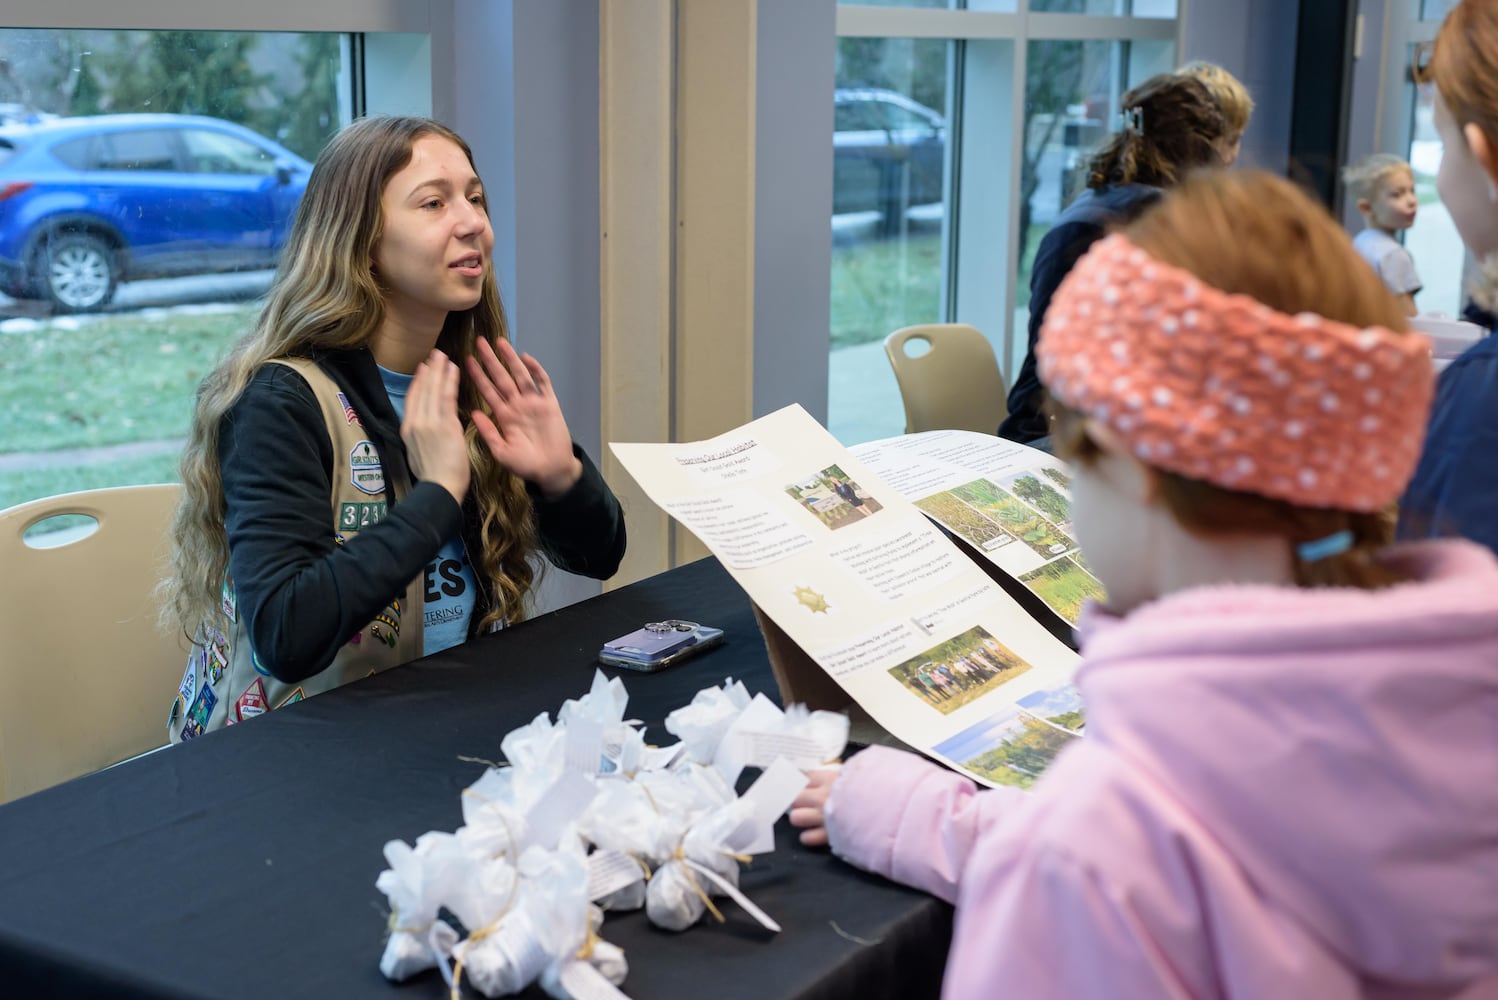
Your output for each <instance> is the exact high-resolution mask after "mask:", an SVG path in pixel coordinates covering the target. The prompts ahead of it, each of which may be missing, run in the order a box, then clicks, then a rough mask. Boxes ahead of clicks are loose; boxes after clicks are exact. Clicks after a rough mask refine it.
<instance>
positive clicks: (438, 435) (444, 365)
mask: <svg viewBox="0 0 1498 1000" xmlns="http://www.w3.org/2000/svg"><path fill="white" fill-rule="evenodd" d="M458 378H459V373H458V366H457V365H455V364H453V363H452V361H451V359H449V358H448V356H447V355H445V354H443V353H442V352H441V351H433V352H432V353H431V355H430V356H428V357H427V359H426V360H425V361H423V362H422V363H421V364H419V365H417V366H416V377H415V378H413V379H412V380H411V388H410V389H408V390H407V391H406V416H405V419H403V420H402V421H401V440H402V441H404V442H405V443H406V457H407V458H408V459H409V460H410V463H411V472H412V474H414V475H415V476H416V478H417V479H421V480H423V481H426V482H433V483H437V484H438V485H440V486H442V487H443V488H444V489H446V490H447V492H449V493H451V494H452V495H453V499H454V500H456V501H458V503H460V504H461V503H462V502H463V497H464V496H466V495H467V493H468V483H469V480H470V479H471V477H472V475H473V468H472V466H471V465H469V461H468V444H467V442H466V441H464V440H463V423H462V421H461V420H459V419H458Z"/></svg>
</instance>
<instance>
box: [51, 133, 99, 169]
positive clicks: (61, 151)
mask: <svg viewBox="0 0 1498 1000" xmlns="http://www.w3.org/2000/svg"><path fill="white" fill-rule="evenodd" d="M93 141H94V137H93V136H91V135H86V136H84V137H83V138H81V139H69V140H68V141H67V142H59V143H58V144H57V145H55V146H53V147H52V155H53V156H55V157H57V158H58V159H59V160H61V161H62V162H64V163H66V164H67V165H68V166H70V167H72V168H73V169H74V170H89V169H91V167H90V164H91V163H92V160H91V159H90V157H89V153H88V147H89V144H90V143H92V142H93Z"/></svg>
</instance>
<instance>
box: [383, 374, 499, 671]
mask: <svg viewBox="0 0 1498 1000" xmlns="http://www.w3.org/2000/svg"><path fill="white" fill-rule="evenodd" d="M413 378H415V376H414V375H402V374H401V373H400V372H393V371H391V370H389V369H388V368H383V367H381V368H380V380H381V381H382V382H384V383H385V392H386V393H388V394H389V396H390V403H391V405H392V406H394V407H395V413H396V416H398V417H400V418H401V419H402V420H404V419H406V392H407V391H408V390H409V389H410V388H411V380H412V379H413ZM423 591H424V593H425V598H426V599H425V602H424V603H425V615H424V616H423V619H424V620H423V623H422V626H423V628H424V629H425V630H426V638H425V641H424V642H423V643H422V651H423V652H424V653H427V654H431V653H435V652H438V651H439V650H443V649H447V648H448V647H450V646H456V645H457V644H458V643H460V642H462V641H463V640H465V639H467V638H468V621H469V619H470V618H472V617H473V606H474V602H475V596H476V594H477V590H476V583H475V581H474V576H473V567H472V566H471V565H470V564H469V562H468V552H467V550H465V549H464V547H463V536H462V535H454V536H453V537H452V538H449V539H448V540H447V541H446V542H444V543H443V545H442V548H441V549H440V550H439V551H438V552H437V558H436V559H435V560H433V561H432V562H429V563H427V568H426V577H425V581H424V587H423Z"/></svg>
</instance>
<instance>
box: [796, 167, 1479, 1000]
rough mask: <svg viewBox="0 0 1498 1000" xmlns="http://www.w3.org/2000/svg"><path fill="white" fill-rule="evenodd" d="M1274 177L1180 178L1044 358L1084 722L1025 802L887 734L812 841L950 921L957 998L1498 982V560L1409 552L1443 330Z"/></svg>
mask: <svg viewBox="0 0 1498 1000" xmlns="http://www.w3.org/2000/svg"><path fill="white" fill-rule="evenodd" d="M1403 329H1404V318H1403V317H1402V316H1401V315H1400V311H1399V309H1398V307H1397V306H1396V305H1395V304H1394V303H1393V302H1392V300H1391V299H1390V298H1389V296H1388V295H1386V294H1385V293H1384V291H1383V289H1382V287H1381V286H1380V285H1379V284H1378V282H1377V279H1376V278H1375V277H1374V276H1373V275H1372V272H1370V271H1369V270H1368V269H1367V268H1366V267H1363V266H1362V264H1361V262H1360V261H1359V260H1358V257H1357V255H1356V253H1355V252H1354V251H1353V249H1352V247H1351V246H1350V245H1349V243H1348V241H1347V238H1346V236H1345V235H1344V234H1342V232H1341V231H1340V229H1339V227H1337V225H1336V223H1335V222H1333V221H1332V219H1331V218H1330V217H1329V216H1328V215H1327V214H1326V213H1325V211H1323V210H1322V209H1321V208H1320V207H1319V206H1318V205H1316V204H1315V203H1314V202H1313V201H1312V200H1311V199H1310V198H1309V197H1307V196H1306V195H1304V194H1302V193H1301V192H1300V191H1299V190H1298V189H1297V188H1295V187H1294V186H1293V185H1291V184H1290V183H1288V182H1287V181H1284V180H1279V179H1276V178H1273V177H1269V176H1268V175H1263V174H1243V173H1237V174H1217V175H1205V176H1200V177H1197V178H1194V179H1192V180H1189V181H1188V182H1187V183H1186V184H1184V185H1183V186H1181V187H1180V188H1178V189H1177V190H1176V191H1175V192H1173V193H1172V194H1171V196H1170V197H1169V198H1167V199H1166V200H1165V201H1164V203H1163V204H1162V205H1161V206H1159V207H1157V208H1156V209H1154V210H1153V211H1152V212H1150V213H1149V214H1147V215H1146V216H1144V217H1143V218H1141V219H1140V220H1139V221H1137V222H1136V223H1134V224H1133V225H1131V226H1130V227H1129V228H1128V229H1127V230H1126V231H1125V232H1124V233H1121V234H1116V235H1113V236H1110V237H1108V238H1106V239H1104V240H1103V241H1102V242H1100V243H1099V244H1097V245H1096V246H1095V247H1094V248H1093V249H1092V250H1091V251H1090V252H1089V253H1088V255H1087V256H1086V257H1084V258H1083V259H1082V261H1081V262H1080V263H1079V264H1078V265H1077V266H1076V268H1075V270H1073V271H1072V273H1071V275H1070V276H1069V277H1068V278H1067V280H1066V282H1065V283H1064V284H1063V285H1062V287H1061V288H1060V290H1059V292H1058V294H1057V296H1056V298H1055V300H1054V302H1053V304H1052V306H1051V310H1050V312H1049V313H1048V315H1047V317H1046V322H1045V326H1044V329H1043V331H1042V333H1041V338H1040V344H1039V364H1040V373H1041V377H1042V379H1043V380H1044V381H1045V383H1046V385H1047V387H1048V390H1049V392H1050V395H1051V397H1052V419H1053V423H1052V431H1053V435H1054V439H1055V440H1056V441H1057V443H1058V445H1059V447H1060V450H1061V453H1063V454H1065V455H1067V456H1068V457H1070V459H1071V460H1072V461H1073V463H1074V468H1073V475H1074V479H1073V499H1074V515H1075V521H1074V523H1075V526H1076V530H1077V533H1078V537H1079V540H1080V542H1081V544H1082V547H1083V550H1084V551H1085V553H1086V556H1087V561H1088V564H1089V565H1090V566H1091V567H1092V568H1093V569H1094V570H1095V571H1096V573H1097V574H1098V576H1099V577H1100V578H1101V579H1102V580H1103V582H1104V584H1105V585H1106V587H1107V592H1108V604H1107V606H1106V607H1097V606H1094V607H1091V608H1089V609H1088V613H1087V614H1086V615H1085V616H1084V620H1083V623H1082V627H1081V636H1082V642H1083V645H1082V649H1083V665H1082V667H1081V668H1080V670H1079V672H1078V674H1077V682H1076V683H1077V686H1078V688H1079V689H1080V691H1081V693H1082V696H1083V699H1084V702H1085V704H1086V711H1087V736H1086V738H1084V739H1082V740H1078V741H1077V742H1076V743H1075V744H1074V745H1073V746H1071V747H1070V748H1069V749H1068V750H1066V751H1065V752H1064V753H1063V754H1062V755H1061V756H1060V758H1059V759H1058V760H1057V761H1056V763H1055V764H1054V765H1052V767H1051V768H1050V770H1049V771H1048V772H1047V773H1046V774H1045V775H1044V776H1043V777H1042V778H1041V780H1040V781H1039V782H1037V784H1036V785H1035V787H1034V788H1033V789H1032V790H1030V791H1021V790H1018V789H1013V788H1000V789H995V790H992V791H979V790H978V789H977V788H976V787H975V786H974V785H973V784H972V783H971V782H969V781H968V780H967V779H965V778H962V777H960V776H958V775H956V774H954V773H952V772H950V771H947V770H945V769H943V768H940V767H937V766H936V765H933V764H930V763H928V762H926V761H924V760H922V759H921V758H919V757H916V756H913V755H910V754H904V753H899V752H897V751H892V750H887V749H884V748H879V747H875V748H871V749H869V750H866V751H864V752H862V753H859V754H857V755H855V756H854V757H852V758H851V759H850V760H849V761H848V762H847V763H846V764H845V765H844V766H843V767H842V769H841V770H840V771H821V772H817V773H816V774H815V775H814V776H813V781H812V784H811V785H810V786H809V787H808V788H807V789H806V790H805V791H804V792H803V793H802V794H801V797H800V798H799V799H798V800H797V803H796V805H795V807H794V808H793V810H792V813H791V821H792V823H794V824H796V825H797V826H801V827H803V828H805V829H804V832H803V833H802V839H803V841H805V842H806V843H809V844H819V843H826V842H828V841H829V840H830V843H831V845H832V849H833V851H834V852H835V853H837V854H838V855H840V856H841V857H843V858H845V859H846V860H848V861H849V862H851V863H853V864H855V865H857V866H859V867H861V868H865V869H867V870H869V871H872V872H876V873H878V874H881V875H884V876H887V877H889V878H892V879H895V880H898V881H900V882H904V883H907V884H910V885H914V886H917V887H919V888H922V889H925V890H927V891H929V892H932V893H934V894H936V895H938V896H940V897H942V898H944V899H946V900H949V901H951V902H953V903H955V904H956V906H957V919H956V929H955V933H954V938H953V942H952V951H951V955H950V956H949V958H948V962H947V969H946V978H945V980H944V986H943V992H944V995H945V996H946V997H949V998H966V997H997V996H1002V995H1010V994H1013V995H1015V996H1021V995H1023V996H1041V997H1066V998H1074V997H1079V998H1089V997H1096V998H1104V997H1106V998H1134V997H1182V998H1185V997H1191V998H1208V997H1213V998H1217V997H1220V998H1227V997H1233V998H1275V1000H1278V998H1299V997H1314V998H1352V997H1379V998H1416V997H1419V998H1427V997H1462V998H1465V1000H1473V998H1477V997H1490V996H1498V562H1495V560H1494V558H1493V556H1492V554H1491V553H1489V552H1488V551H1487V550H1486V549H1483V548H1481V547H1479V546H1476V545H1473V544H1471V543H1468V542H1462V541H1438V542H1422V543H1418V544H1413V545H1408V546H1402V547H1393V548H1386V547H1385V543H1386V542H1387V540H1388V537H1389V533H1390V518H1389V516H1388V508H1389V505H1390V504H1391V502H1392V501H1393V500H1394V499H1395V498H1396V497H1397V496H1398V495H1399V492H1400V490H1401V489H1402V488H1403V487H1404V484H1405V482H1406V481H1407V480H1408V478H1409V475H1410V472H1411V470H1412V469H1413V468H1414V465H1415V461H1416V458H1417V457H1418V454H1419V451H1420V445H1421V439H1422V435H1423V432H1424V428H1425V420H1426V414H1427V411H1428V408H1429V403H1430V396H1431V381H1432V374H1431V366H1430V362H1429V360H1428V349H1427V347H1426V345H1425V343H1424V341H1423V338H1420V337H1417V336H1414V335H1410V334H1405V333H1402V332H1398V331H1402V330H1403Z"/></svg>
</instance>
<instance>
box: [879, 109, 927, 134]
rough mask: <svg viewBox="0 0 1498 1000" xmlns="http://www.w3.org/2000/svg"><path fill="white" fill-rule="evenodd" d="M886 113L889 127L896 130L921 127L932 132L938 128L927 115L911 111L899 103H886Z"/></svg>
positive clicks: (922, 129)
mask: <svg viewBox="0 0 1498 1000" xmlns="http://www.w3.org/2000/svg"><path fill="white" fill-rule="evenodd" d="M884 115H885V120H886V121H888V122H889V127H890V128H892V129H894V130H896V131H904V130H907V129H920V130H921V131H925V132H931V131H934V130H935V128H936V125H935V124H934V123H933V122H932V121H931V119H929V118H927V117H926V116H925V115H922V114H918V113H917V112H914V111H911V110H910V109H909V108H902V107H900V106H899V105H898V104H886V105H884Z"/></svg>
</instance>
